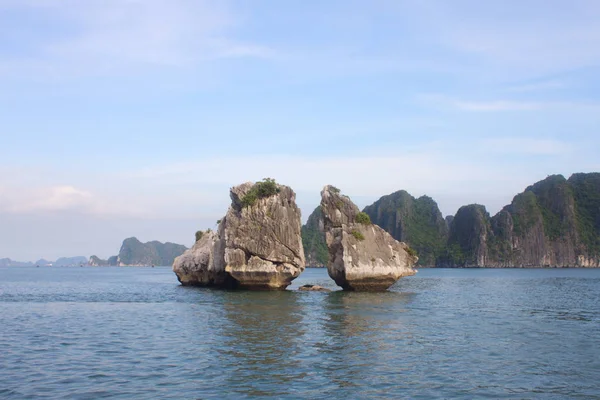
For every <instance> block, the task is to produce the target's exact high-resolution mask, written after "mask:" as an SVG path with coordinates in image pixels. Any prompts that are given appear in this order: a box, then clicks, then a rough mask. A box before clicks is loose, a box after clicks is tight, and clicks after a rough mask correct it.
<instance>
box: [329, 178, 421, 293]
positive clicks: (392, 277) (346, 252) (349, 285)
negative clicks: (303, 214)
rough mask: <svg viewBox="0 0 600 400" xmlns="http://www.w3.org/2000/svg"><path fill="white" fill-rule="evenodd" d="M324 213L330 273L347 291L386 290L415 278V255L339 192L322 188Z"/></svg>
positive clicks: (331, 187)
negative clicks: (404, 279)
mask: <svg viewBox="0 0 600 400" xmlns="http://www.w3.org/2000/svg"><path fill="white" fill-rule="evenodd" d="M321 212H322V214H323V223H324V229H325V241H326V243H327V248H328V250H329V262H328V264H327V272H328V273H329V276H330V277H331V278H332V279H333V280H334V281H335V283H336V284H338V285H339V286H341V287H342V288H343V289H344V290H360V291H380V290H386V289H388V288H389V287H390V286H391V285H393V284H394V283H395V282H396V281H397V280H398V279H400V278H402V277H403V276H410V275H414V274H415V272H416V271H415V270H414V269H413V268H412V267H413V265H414V264H415V263H416V262H417V260H418V258H417V257H416V256H415V255H414V251H413V250H412V249H410V248H409V246H407V245H406V244H405V243H402V242H399V241H397V240H395V239H394V238H393V237H392V236H391V235H390V234H389V233H387V232H386V231H385V230H383V229H382V228H381V227H379V226H377V225H375V224H373V223H371V221H370V219H369V217H368V216H367V214H365V213H361V212H360V211H359V209H358V207H356V205H355V204H354V203H353V202H352V201H351V200H350V198H349V197H347V196H344V195H342V194H341V193H340V190H339V189H337V188H335V187H333V186H330V185H328V186H325V188H323V191H321Z"/></svg>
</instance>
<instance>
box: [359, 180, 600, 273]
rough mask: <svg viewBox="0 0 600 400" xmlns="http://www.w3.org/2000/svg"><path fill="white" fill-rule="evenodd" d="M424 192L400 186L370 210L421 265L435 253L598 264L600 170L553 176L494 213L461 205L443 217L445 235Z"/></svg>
mask: <svg viewBox="0 0 600 400" xmlns="http://www.w3.org/2000/svg"><path fill="white" fill-rule="evenodd" d="M421 199H422V198H421ZM421 199H416V200H415V199H414V198H413V197H412V196H410V195H409V194H408V193H406V192H402V191H401V192H396V193H394V194H392V195H390V196H384V197H382V198H381V199H380V200H379V201H378V202H376V203H375V204H373V205H371V206H369V207H366V208H365V212H367V213H368V214H369V215H370V216H371V218H372V220H373V221H374V222H375V223H376V224H379V225H380V226H382V227H383V228H384V229H386V230H387V231H388V232H390V233H391V234H392V235H394V237H396V238H400V239H401V240H405V241H406V242H407V243H408V244H409V245H411V246H412V247H414V248H415V249H417V252H418V254H419V256H420V257H424V258H425V259H426V260H427V263H425V262H422V263H421V264H422V265H428V264H430V263H431V262H432V260H435V265H436V266H438V267H600V173H590V174H583V173H580V174H574V175H572V176H571V177H570V178H569V179H568V180H567V179H565V178H564V177H563V176H562V175H552V176H548V177H547V178H546V179H544V180H542V181H540V182H537V183H535V184H534V185H531V186H529V187H527V188H526V189H525V191H524V192H523V193H520V194H518V195H516V196H515V197H514V198H513V201H512V202H511V204H509V205H507V206H505V207H504V208H503V209H502V210H501V211H500V212H498V213H497V214H496V215H494V216H493V217H490V215H489V214H488V212H487V211H486V209H485V207H484V206H482V205H477V204H472V205H468V206H463V207H461V208H460V209H459V210H458V212H457V213H456V215H455V216H453V217H446V221H445V225H446V227H447V229H448V235H447V240H446V241H445V242H444V240H443V237H444V236H443V233H444V230H443V228H441V224H440V222H441V220H440V219H439V218H441V216H439V218H438V216H437V213H436V212H435V210H434V211H433V212H431V210H432V209H433V208H432V204H431V203H433V204H435V202H433V200H431V201H430V203H429V211H430V212H429V213H427V212H424V211H423V210H427V209H428V208H427V207H426V206H425V205H426V204H427V202H424V203H423V205H419V206H417V203H418V202H419V201H420V200H421ZM413 232H416V233H417V234H416V235H415V234H414V233H413ZM423 237H425V238H428V239H431V238H434V239H435V240H423V239H422V238H423ZM440 243H441V244H440ZM440 249H441V250H440Z"/></svg>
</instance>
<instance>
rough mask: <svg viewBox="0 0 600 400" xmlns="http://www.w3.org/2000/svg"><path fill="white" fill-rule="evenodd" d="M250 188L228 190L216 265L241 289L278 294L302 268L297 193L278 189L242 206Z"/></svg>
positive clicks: (246, 185)
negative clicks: (229, 200) (228, 202)
mask: <svg viewBox="0 0 600 400" xmlns="http://www.w3.org/2000/svg"><path fill="white" fill-rule="evenodd" d="M254 185H255V184H253V183H244V184H242V185H239V186H236V187H233V188H232V189H231V191H230V197H231V206H230V207H229V210H228V211H227V215H226V216H225V218H223V220H222V221H221V224H220V225H219V232H218V237H219V240H218V241H217V243H216V245H215V260H216V265H217V266H218V268H221V266H223V269H224V270H225V271H226V272H227V273H228V274H229V275H231V277H232V278H233V279H235V280H236V281H237V283H238V287H240V288H243V289H259V290H283V289H285V288H286V287H287V286H288V285H289V284H290V283H291V282H292V280H294V279H295V278H296V277H297V276H298V275H300V273H301V272H302V271H304V268H305V261H304V249H303V247H302V238H301V234H300V232H301V221H300V209H299V208H298V206H297V205H296V194H295V193H294V191H293V190H292V189H291V188H290V187H288V186H284V185H277V193H276V194H273V195H270V196H266V197H260V196H259V197H258V198H257V199H256V201H255V202H254V204H252V205H248V204H244V201H243V199H244V196H246V195H247V194H248V192H250V191H251V190H252V188H253V187H254ZM221 263H222V264H221Z"/></svg>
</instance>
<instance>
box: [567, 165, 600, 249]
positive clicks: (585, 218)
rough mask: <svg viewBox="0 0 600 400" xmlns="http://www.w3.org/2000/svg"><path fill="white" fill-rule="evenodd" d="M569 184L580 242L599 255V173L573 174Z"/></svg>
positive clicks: (585, 247)
mask: <svg viewBox="0 0 600 400" xmlns="http://www.w3.org/2000/svg"><path fill="white" fill-rule="evenodd" d="M569 184H570V187H571V190H572V193H573V197H574V199H575V213H576V218H577V232H578V234H579V238H580V240H581V244H582V246H583V248H584V250H585V251H587V252H588V253H589V254H590V255H592V256H600V173H590V174H573V175H572V176H571V177H570V178H569Z"/></svg>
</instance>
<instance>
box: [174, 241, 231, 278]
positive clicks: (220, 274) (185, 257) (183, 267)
mask: <svg viewBox="0 0 600 400" xmlns="http://www.w3.org/2000/svg"><path fill="white" fill-rule="evenodd" d="M217 241H218V236H217V234H216V233H215V232H213V231H206V232H204V234H203V235H202V238H200V240H198V241H197V242H196V243H195V244H194V246H192V248H191V249H189V250H187V251H186V252H185V253H183V254H182V255H180V256H179V257H177V258H175V261H174V262H173V272H175V274H176V275H177V279H178V280H179V282H181V284H182V285H184V286H207V287H211V286H214V287H226V286H228V285H231V283H232V282H231V278H230V276H229V274H227V273H226V272H225V268H224V265H223V263H218V262H217V263H215V258H214V250H215V244H216V243H217Z"/></svg>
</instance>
